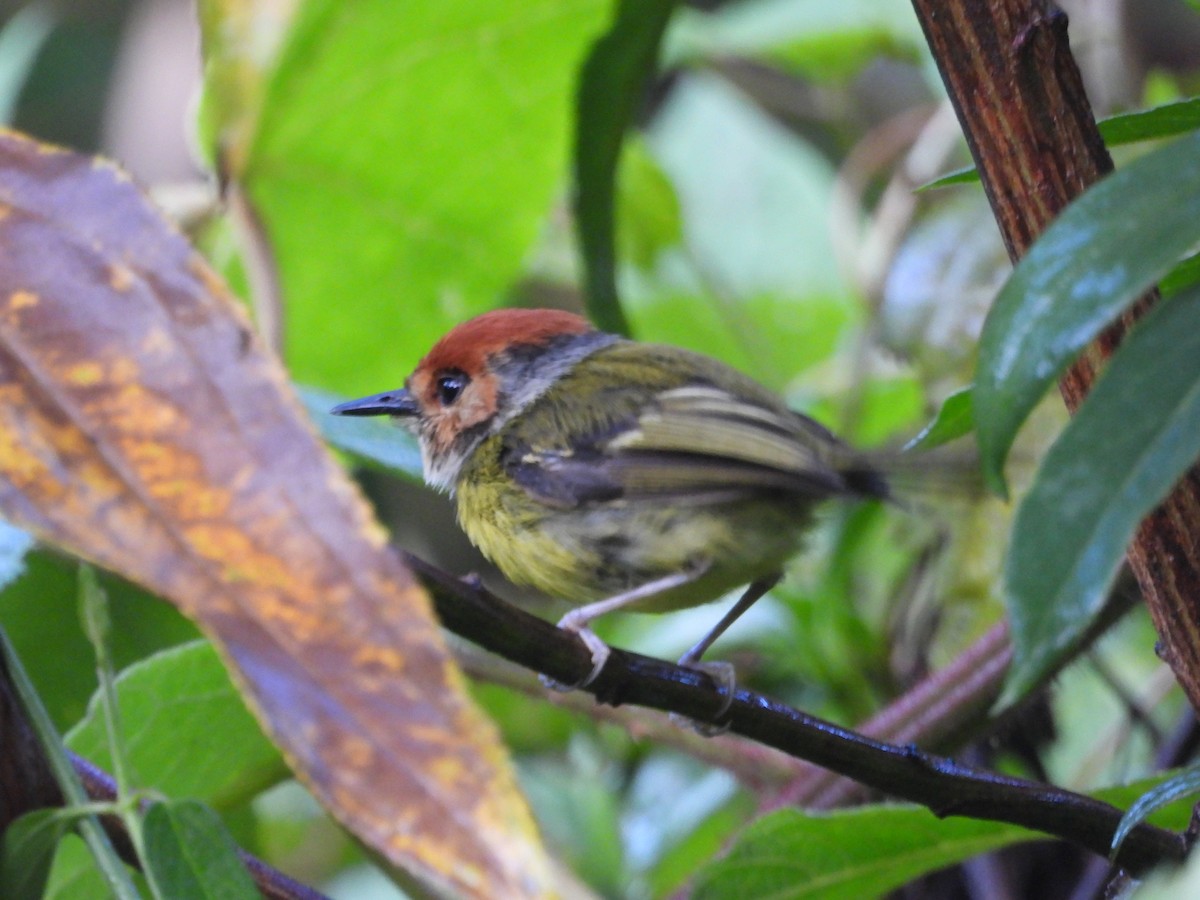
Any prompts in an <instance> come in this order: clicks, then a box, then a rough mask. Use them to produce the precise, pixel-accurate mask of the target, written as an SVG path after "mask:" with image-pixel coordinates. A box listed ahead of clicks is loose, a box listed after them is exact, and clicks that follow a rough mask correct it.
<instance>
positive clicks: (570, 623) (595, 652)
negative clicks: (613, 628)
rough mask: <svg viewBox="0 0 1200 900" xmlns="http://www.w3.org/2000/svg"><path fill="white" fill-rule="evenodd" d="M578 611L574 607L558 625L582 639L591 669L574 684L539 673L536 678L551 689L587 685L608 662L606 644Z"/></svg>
mask: <svg viewBox="0 0 1200 900" xmlns="http://www.w3.org/2000/svg"><path fill="white" fill-rule="evenodd" d="M578 612H579V610H577V609H576V610H572V611H571V612H569V613H567V614H566V615H565V616H563V617H562V619H560V620H559V623H558V627H559V628H561V629H563V630H564V631H569V632H571V633H572V634H574V635H575V636H577V637H578V638H579V639H580V640H581V641H583V645H584V646H585V647H587V648H588V652H590V653H591V655H592V671H590V672H589V673H588V674H587V675H585V676H584V677H583V678H582V679H580V680H579V681H577V682H575V683H574V684H563V683H562V682H561V681H556V680H555V679H553V678H551V677H550V676H548V675H539V676H538V680H539V681H541V683H542V685H543V686H544V687H548V688H550V690H552V691H560V692H562V693H567V692H568V691H578V690H581V689H582V688H585V687H587V686H588V685H589V684H591V683H592V682H593V681H595V680H596V679H597V678H598V677H599V675H600V672H601V671H602V670H603V669H604V664H605V663H606V662H608V657H609V655H610V654H611V653H612V650H611V648H610V647H609V646H608V644H606V643H604V641H602V640H600V638H599V637H597V636H596V633H595V632H594V631H592V629H590V628H588V626H587V623H588V620H587V619H582V620H581V617H580V616H577V615H576V613H578Z"/></svg>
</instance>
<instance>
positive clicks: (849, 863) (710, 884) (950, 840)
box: [692, 806, 1036, 900]
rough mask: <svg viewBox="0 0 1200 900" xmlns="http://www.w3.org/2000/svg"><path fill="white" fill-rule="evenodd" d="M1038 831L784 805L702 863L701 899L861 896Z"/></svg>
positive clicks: (908, 812)
mask: <svg viewBox="0 0 1200 900" xmlns="http://www.w3.org/2000/svg"><path fill="white" fill-rule="evenodd" d="M1035 836H1036V835H1035V834H1034V833H1033V832H1030V831H1026V830H1025V829H1022V828H1018V827H1016V826H1014V825H1001V824H998V823H995V822H985V821H978V820H972V819H941V820H939V819H938V818H937V817H935V816H934V815H933V813H931V812H929V811H928V810H926V809H921V808H918V807H911V806H869V807H863V808H861V809H855V810H847V811H844V812H841V811H839V812H835V813H827V814H816V813H805V812H802V811H800V810H793V809H787V810H780V811H779V812H777V813H773V814H771V815H769V816H765V817H764V818H762V819H760V820H759V821H757V822H755V823H754V824H753V825H751V826H750V827H749V828H747V829H746V831H745V833H744V834H743V835H742V836H741V838H740V839H739V840H738V842H737V843H736V844H735V845H734V847H733V849H732V850H731V851H730V852H729V855H728V856H726V857H725V858H723V859H721V860H718V861H717V862H715V863H712V864H710V865H709V866H707V867H705V868H704V869H702V870H701V871H700V873H699V875H698V876H697V877H696V881H695V889H694V891H693V894H692V896H693V897H695V898H697V900H723V898H730V900H734V898H742V897H758V898H770V900H800V898H813V900H818V898H819V900H838V898H846V900H859V898H862V897H878V896H882V895H884V894H886V893H887V892H888V891H889V890H892V889H894V888H897V887H899V886H900V885H902V884H905V883H906V882H908V881H911V880H912V879H913V878H916V877H917V876H919V875H922V874H924V873H925V872H930V871H933V870H934V869H940V868H943V867H944V866H948V865H950V864H952V863H956V862H960V861H961V860H964V859H967V858H969V857H972V856H975V855H976V854H979V853H984V852H987V851H989V850H994V849H997V848H999V847H1003V846H1006V845H1008V844H1012V843H1015V842H1017V841H1019V840H1027V839H1029V838H1031V837H1035Z"/></svg>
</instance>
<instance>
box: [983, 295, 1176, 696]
mask: <svg viewBox="0 0 1200 900" xmlns="http://www.w3.org/2000/svg"><path fill="white" fill-rule="evenodd" d="M1197 321H1200V288H1193V289H1192V290H1190V291H1188V292H1186V293H1184V294H1181V295H1179V296H1177V297H1175V298H1173V299H1171V300H1166V301H1163V302H1162V303H1161V304H1160V305H1159V306H1158V307H1157V308H1155V309H1154V310H1152V311H1151V312H1150V313H1149V314H1148V315H1147V316H1146V317H1145V318H1144V319H1143V320H1142V321H1141V322H1139V323H1138V325H1137V326H1136V327H1135V328H1134V329H1133V330H1132V331H1131V333H1130V334H1129V336H1128V338H1127V339H1126V340H1125V342H1124V344H1122V346H1121V348H1120V349H1119V350H1118V352H1117V353H1116V354H1115V355H1114V356H1113V358H1112V360H1111V361H1110V363H1109V365H1108V368H1107V369H1106V370H1105V372H1104V374H1103V375H1102V376H1101V378H1100V379H1099V380H1098V381H1097V382H1096V385H1095V387H1094V388H1093V390H1092V393H1091V394H1090V395H1089V396H1088V398H1087V402H1085V403H1084V404H1083V406H1081V407H1080V409H1079V411H1078V413H1077V414H1076V416H1075V417H1074V418H1073V419H1072V420H1071V422H1070V423H1069V424H1068V426H1067V428H1066V429H1065V430H1064V431H1063V433H1062V435H1061V436H1060V437H1059V439H1058V441H1057V442H1056V443H1055V444H1054V446H1053V447H1052V448H1051V449H1050V452H1049V453H1048V454H1047V455H1046V459H1045V460H1044V461H1043V463H1042V466H1041V469H1040V470H1039V471H1038V474H1037V477H1036V478H1035V480H1034V484H1033V487H1032V488H1030V491H1029V493H1028V494H1027V495H1026V497H1025V499H1024V501H1023V502H1022V503H1021V507H1020V509H1019V510H1018V511H1017V516H1016V520H1015V523H1014V527H1013V539H1012V544H1011V546H1010V548H1009V554H1008V558H1007V560H1006V564H1005V572H1004V576H1005V588H1006V592H1007V595H1008V602H1009V614H1010V617H1011V619H1012V628H1013V643H1014V650H1015V658H1014V660H1013V665H1012V668H1011V670H1010V672H1009V680H1008V685H1007V687H1006V691H1005V694H1004V698H1003V699H1002V701H1001V702H1002V703H1003V702H1007V701H1009V700H1012V699H1014V698H1016V697H1018V696H1020V695H1021V694H1022V693H1023V692H1024V691H1025V690H1027V689H1028V688H1029V687H1030V686H1031V685H1033V684H1034V683H1036V682H1037V680H1038V679H1039V678H1040V677H1041V675H1042V674H1044V673H1045V672H1046V671H1047V670H1048V669H1049V667H1051V666H1052V665H1053V664H1054V662H1055V660H1056V659H1058V658H1059V657H1060V656H1061V655H1062V654H1064V653H1068V652H1070V651H1071V650H1072V649H1073V648H1074V647H1075V645H1076V643H1077V642H1078V640H1079V639H1080V637H1081V636H1082V635H1083V633H1084V632H1085V631H1086V630H1087V628H1088V625H1089V623H1090V622H1091V621H1092V619H1093V618H1094V616H1095V615H1096V613H1097V612H1098V611H1099V610H1100V608H1101V607H1102V606H1103V603H1104V598H1105V596H1106V595H1107V592H1108V589H1109V585H1110V584H1111V582H1112V579H1113V577H1114V575H1115V573H1116V571H1117V568H1118V567H1119V566H1120V563H1121V559H1122V556H1123V554H1124V552H1125V548H1126V546H1127V545H1128V543H1129V541H1130V539H1131V538H1132V537H1133V533H1134V531H1135V530H1136V528H1137V525H1138V522H1139V521H1141V519H1142V517H1143V516H1144V515H1146V513H1148V512H1149V511H1150V510H1151V509H1153V508H1154V507H1155V506H1156V505H1157V504H1158V503H1159V501H1161V500H1162V498H1163V497H1164V496H1165V495H1166V494H1167V492H1168V491H1169V490H1170V489H1171V487H1172V485H1174V484H1175V482H1176V481H1177V480H1178V479H1179V477H1180V476H1181V475H1182V474H1183V472H1184V471H1185V470H1186V469H1187V468H1188V467H1189V466H1190V465H1191V464H1192V463H1193V462H1195V460H1196V458H1197V456H1200V328H1197V327H1196V323H1197Z"/></svg>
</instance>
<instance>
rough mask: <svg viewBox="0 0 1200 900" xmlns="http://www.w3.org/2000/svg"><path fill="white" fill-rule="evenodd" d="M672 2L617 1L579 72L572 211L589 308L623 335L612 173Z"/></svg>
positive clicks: (607, 327) (603, 326) (606, 325)
mask: <svg viewBox="0 0 1200 900" xmlns="http://www.w3.org/2000/svg"><path fill="white" fill-rule="evenodd" d="M675 6H676V0H618V3H617V14H616V20H615V21H614V22H613V24H612V27H611V28H610V29H609V31H608V33H607V34H605V35H604V36H603V37H601V38H600V39H599V40H598V41H596V43H595V44H594V45H593V47H592V50H591V52H590V53H589V54H588V57H587V59H586V60H585V61H584V64H583V69H582V71H581V72H580V78H579V90H578V92H577V94H576V105H577V113H576V120H575V215H576V219H577V221H578V229H579V248H580V252H581V254H582V256H583V265H584V285H585V290H586V292H587V303H588V310H589V311H590V312H591V315H592V319H593V320H594V321H595V323H596V324H597V325H598V326H599V327H600V328H601V329H603V330H604V331H612V332H615V333H618V334H628V333H629V323H628V322H627V321H626V320H625V315H624V313H623V312H622V311H621V306H620V302H619V300H618V298H617V277H616V268H617V260H616V237H615V235H616V212H615V210H616V200H615V196H616V178H617V161H618V160H619V159H620V157H621V145H622V143H623V142H624V140H625V132H626V130H627V129H628V128H629V126H630V124H631V123H632V121H633V117H634V114H635V113H636V112H637V110H638V107H639V106H640V104H641V103H642V98H643V95H644V93H645V89H646V84H647V82H649V80H650V77H651V76H652V75H653V74H654V67H655V64H656V63H657V61H658V49H659V44H660V43H661V41H662V36H663V32H664V31H665V30H666V27H667V22H669V21H670V19H671V13H672V12H674V10H675Z"/></svg>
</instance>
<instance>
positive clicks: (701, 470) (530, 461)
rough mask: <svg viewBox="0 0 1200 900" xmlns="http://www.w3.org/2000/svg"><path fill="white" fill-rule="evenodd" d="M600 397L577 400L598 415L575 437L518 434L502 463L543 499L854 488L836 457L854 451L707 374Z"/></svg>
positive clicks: (809, 493)
mask: <svg viewBox="0 0 1200 900" xmlns="http://www.w3.org/2000/svg"><path fill="white" fill-rule="evenodd" d="M627 396H628V392H627V391H623V392H622V398H627ZM763 396H764V397H765V396H766V395H765V394H764V395H763ZM595 399H596V402H595V404H594V406H595V409H587V408H585V409H583V410H582V412H581V410H580V409H579V408H578V407H577V408H576V409H575V410H574V412H575V418H576V419H580V418H583V419H585V420H586V419H587V416H588V415H589V414H592V415H593V418H594V421H593V422H592V425H591V429H590V431H589V432H585V436H584V437H583V439H581V440H576V441H575V442H574V443H573V444H572V445H571V446H569V447H565V446H557V447H539V446H537V445H536V444H534V443H533V442H526V441H522V440H520V439H519V436H516V435H514V437H516V438H517V439H516V440H511V441H510V442H509V443H508V445H507V447H506V455H505V461H504V465H505V468H506V470H507V471H508V472H509V474H510V475H511V476H512V477H513V478H514V480H515V481H516V482H517V483H518V484H520V485H521V486H522V487H523V488H525V490H527V491H529V492H530V493H532V494H534V495H536V496H537V497H538V498H539V499H541V500H542V501H544V502H547V503H552V504H554V505H561V506H564V507H574V506H579V505H583V504H587V503H595V502H605V501H617V500H624V501H638V500H642V501H653V500H661V501H666V500H670V501H671V502H673V503H678V502H687V503H698V504H705V503H717V502H725V501H728V500H734V499H739V498H743V497H746V496H748V495H752V494H757V493H761V492H764V491H773V492H786V493H792V494H795V495H797V496H798V497H805V498H812V499H815V498H820V497H827V496H830V495H832V494H838V493H857V492H858V490H857V489H856V488H855V487H853V486H851V485H849V484H848V483H847V481H846V479H845V477H844V476H843V474H842V473H841V472H839V470H838V468H837V460H836V459H835V457H836V456H838V455H839V454H843V455H844V454H848V452H849V451H847V450H846V448H845V447H844V446H842V445H841V444H839V443H838V442H837V440H836V439H835V438H833V436H832V435H830V434H829V433H828V432H826V431H825V430H824V429H823V428H821V427H820V426H819V425H817V424H816V423H815V422H812V421H811V420H809V419H807V418H805V417H803V416H801V415H799V414H797V413H794V412H791V411H790V410H787V409H786V408H784V407H782V406H781V405H780V404H778V403H772V402H758V401H757V398H753V397H752V398H747V397H745V396H742V395H741V392H739V394H734V393H732V392H731V391H730V390H727V389H725V388H724V387H720V386H716V385H712V384H702V383H695V384H685V385H682V386H675V387H667V388H665V389H656V390H652V391H647V392H646V393H645V395H644V396H640V397H638V398H636V402H633V403H631V404H629V408H628V409H625V410H621V409H620V408H613V404H612V400H613V398H612V397H611V396H610V397H609V398H608V404H607V405H605V401H604V398H595ZM583 402H584V406H585V407H586V406H587V405H588V400H584V401H583ZM618 407H619V404H618ZM542 433H547V432H545V431H543V432H542Z"/></svg>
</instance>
